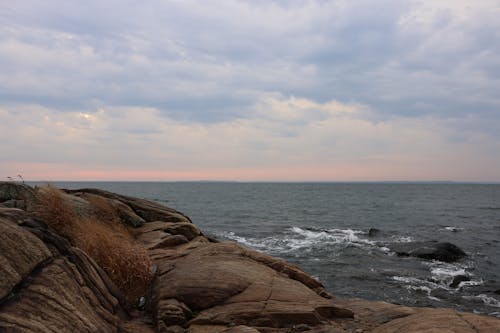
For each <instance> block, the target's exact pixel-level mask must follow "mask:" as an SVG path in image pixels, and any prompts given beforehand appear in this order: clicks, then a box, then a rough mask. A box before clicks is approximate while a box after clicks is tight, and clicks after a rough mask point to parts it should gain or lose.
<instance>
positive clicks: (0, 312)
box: [0, 182, 500, 333]
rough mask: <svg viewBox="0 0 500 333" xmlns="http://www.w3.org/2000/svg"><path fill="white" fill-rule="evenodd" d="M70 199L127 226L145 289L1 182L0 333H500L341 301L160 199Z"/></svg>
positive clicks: (483, 325)
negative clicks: (124, 281) (117, 275)
mask: <svg viewBox="0 0 500 333" xmlns="http://www.w3.org/2000/svg"><path fill="white" fill-rule="evenodd" d="M63 195H64V200H67V202H69V203H70V204H71V206H72V207H73V209H74V211H75V212H76V213H75V214H77V215H78V216H90V215H93V214H94V215H95V212H96V211H97V210H98V209H101V210H102V209H103V208H102V206H105V207H107V208H106V209H108V210H109V211H110V212H112V214H113V216H116V218H117V221H118V223H119V224H120V225H123V226H126V228H127V230H128V231H129V233H130V234H131V235H133V241H134V242H135V243H136V244H137V245H138V246H141V247H142V248H144V249H145V251H146V253H147V256H148V257H149V259H150V260H151V267H150V270H151V274H152V279H151V282H150V283H149V285H148V288H147V291H146V292H144V295H143V296H142V297H140V299H139V301H138V302H135V301H131V300H130V299H127V297H126V295H125V294H124V292H123V290H122V289H120V288H119V287H118V286H117V284H116V283H115V282H113V279H112V278H110V276H109V274H108V273H107V272H106V270H105V269H103V267H100V265H99V264H97V263H96V261H95V260H94V259H92V257H91V256H90V255H89V254H88V253H86V252H85V251H83V250H82V249H81V248H79V247H77V246H75V244H73V243H72V241H71V240H70V239H68V238H67V237H63V236H62V235H61V234H60V233H58V232H56V231H54V230H53V228H52V227H51V224H50V221H44V220H43V219H42V218H40V216H39V215H37V205H39V196H40V189H38V188H32V187H29V186H27V185H24V184H20V183H14V182H1V183H0V251H1V252H0V276H1V277H2V278H1V279H0V332H56V331H57V332H124V333H129V332H130V333H132V332H171V333H180V332H192V333H203V332H214V333H216V332H226V333H230V332H231V333H237V332H242V333H243V332H248V333H251V332H263V333H267V332H269V333H271V332H276V333H278V332H283V333H285V332H290V333H291V332H309V333H321V332H323V333H327V332H332V333H334V332H356V333H360V332H375V333H392V332H500V319H498V318H493V317H488V316H481V315H476V314H472V313H464V312H458V311H455V310H452V309H435V308H411V307H405V306H400V305H395V304H389V303H385V302H373V301H366V300H360V299H340V298H337V297H335V296H334V295H332V294H331V293H330V292H329V291H327V290H325V288H324V287H323V285H322V284H321V283H320V282H319V281H317V280H316V279H314V278H313V277H311V276H309V275H308V274H307V273H305V272H303V271H302V270H301V269H300V268H299V267H297V266H295V265H292V264H290V263H287V262H285V261H283V260H280V259H277V258H274V257H271V256H269V255H266V254H263V253H260V252H257V251H254V250H251V249H248V248H245V247H243V246H241V245H238V244H236V243H234V242H219V241H217V240H215V239H212V238H210V237H207V236H205V235H204V234H203V232H202V231H200V230H199V229H198V228H197V227H196V226H195V225H194V224H193V223H192V222H191V220H190V219H189V217H187V216H185V215H184V214H182V213H180V212H178V211H176V210H174V209H171V208H168V207H166V206H163V205H160V204H158V203H155V202H151V201H147V200H143V199H138V198H133V197H128V196H123V195H118V194H115V193H110V192H106V191H102V190H98V189H81V190H72V191H69V190H66V191H64V192H63ZM102 223H106V221H105V219H104V220H103V221H102ZM97 245H99V244H97ZM110 251H113V249H110ZM333 292H334V291H333Z"/></svg>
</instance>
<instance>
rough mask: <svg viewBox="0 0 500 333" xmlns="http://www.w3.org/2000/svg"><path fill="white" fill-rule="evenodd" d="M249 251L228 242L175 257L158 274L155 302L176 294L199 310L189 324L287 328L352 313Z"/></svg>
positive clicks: (210, 244)
mask: <svg viewBox="0 0 500 333" xmlns="http://www.w3.org/2000/svg"><path fill="white" fill-rule="evenodd" d="M247 251H248V250H247V249H244V248H242V247H241V246H239V245H237V244H235V243H232V242H225V243H215V244H214V243H207V244H206V245H205V246H202V247H198V248H196V249H194V250H192V251H191V252H190V253H188V254H187V255H185V256H182V257H180V258H176V259H175V260H174V261H173V263H172V264H173V265H172V266H171V267H170V269H169V270H168V271H166V272H165V273H164V274H161V275H160V276H159V277H158V280H157V284H156V290H155V294H156V295H157V297H158V299H159V304H161V303H160V302H161V300H162V299H171V298H175V299H177V300H179V301H180V302H182V303H184V304H186V306H188V307H189V308H190V309H191V310H193V311H198V312H199V314H198V315H197V316H196V317H195V318H193V319H192V320H191V321H190V322H189V324H190V325H229V324H232V323H234V324H236V325H247V326H266V327H286V326H287V325H294V324H312V325H317V324H319V323H321V322H323V321H328V320H332V319H333V318H339V317H346V316H349V317H352V315H353V314H352V312H351V311H349V310H347V309H342V308H340V307H337V306H335V304H334V303H333V302H332V301H331V300H328V299H326V298H324V297H321V296H320V295H318V294H317V293H316V292H315V291H314V290H312V289H310V288H309V287H308V286H306V285H304V284H303V283H301V282H299V281H297V280H293V279H290V278H288V277H287V276H286V275H282V274H280V273H279V272H278V271H276V270H274V269H273V268H271V267H268V266H266V265H264V264H262V263H261V262H259V261H256V260H254V259H252V258H251V257H249V256H247V255H246V254H247ZM158 306H159V305H158ZM157 311H160V308H158V309H157ZM157 316H158V317H160V316H161V313H158V314H157Z"/></svg>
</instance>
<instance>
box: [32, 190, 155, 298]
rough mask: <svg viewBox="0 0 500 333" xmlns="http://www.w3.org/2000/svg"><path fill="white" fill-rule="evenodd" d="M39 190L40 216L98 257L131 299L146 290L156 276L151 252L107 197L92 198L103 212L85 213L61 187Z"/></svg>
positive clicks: (92, 255) (74, 242)
mask: <svg viewBox="0 0 500 333" xmlns="http://www.w3.org/2000/svg"><path fill="white" fill-rule="evenodd" d="M39 193H40V195H39V203H38V205H37V209H36V214H37V217H39V218H40V219H42V220H43V221H45V222H46V223H47V224H48V225H49V226H50V227H51V228H53V229H54V230H55V231H56V232H57V233H59V234H60V235H62V236H64V237H66V238H68V239H69V240H70V241H71V243H72V244H73V245H74V246H76V247H79V248H81V249H82V250H83V251H85V252H86V253H87V254H88V255H89V256H90V257H91V258H92V259H94V261H95V262H96V263H97V264H98V265H99V266H101V267H102V268H103V269H104V271H105V272H106V273H107V274H108V276H109V277H110V278H111V280H112V281H113V282H114V283H115V284H116V285H117V286H118V287H119V288H120V289H121V290H122V291H123V293H124V294H125V295H126V297H127V299H128V300H129V301H130V302H134V300H136V299H137V298H138V297H140V296H142V295H144V294H145V293H146V291H147V288H148V286H149V284H150V283H151V280H152V277H153V275H152V272H151V266H152V263H151V260H150V259H149V256H148V253H147V251H146V249H145V248H144V247H143V246H141V245H140V244H138V243H135V242H134V240H133V238H132V236H131V234H130V233H129V231H128V229H127V228H126V227H125V226H123V225H122V224H121V223H120V221H119V219H118V220H116V219H115V217H114V214H113V213H112V212H113V211H112V210H110V209H109V207H110V206H109V205H108V203H107V202H106V200H104V199H103V201H101V200H99V198H94V199H93V200H91V203H92V204H96V203H97V207H95V208H96V210H97V211H98V212H101V213H102V215H101V214H98V215H96V216H92V217H88V216H86V217H82V216H79V215H78V214H77V213H76V212H75V209H74V208H73V205H72V203H71V202H70V201H69V199H68V197H67V196H66V194H65V193H64V192H62V191H60V190H59V189H57V188H54V187H51V186H48V187H46V188H43V189H41V190H40V192H39ZM99 217H101V218H107V220H101V219H100V218H99Z"/></svg>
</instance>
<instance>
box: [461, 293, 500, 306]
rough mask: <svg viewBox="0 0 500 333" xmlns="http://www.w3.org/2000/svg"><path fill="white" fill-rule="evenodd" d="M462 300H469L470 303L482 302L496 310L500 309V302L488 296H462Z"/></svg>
mask: <svg viewBox="0 0 500 333" xmlns="http://www.w3.org/2000/svg"><path fill="white" fill-rule="evenodd" d="M462 298H464V299H466V300H469V301H481V302H483V303H484V304H486V305H489V306H492V307H495V308H500V301H499V300H497V299H496V298H494V297H491V296H488V295H486V294H479V295H474V296H462Z"/></svg>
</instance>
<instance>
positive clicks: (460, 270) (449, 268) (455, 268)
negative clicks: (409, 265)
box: [422, 261, 484, 290]
mask: <svg viewBox="0 0 500 333" xmlns="http://www.w3.org/2000/svg"><path fill="white" fill-rule="evenodd" d="M422 264H423V265H427V266H429V269H430V273H431V277H432V279H433V280H434V281H437V282H438V283H439V284H440V285H441V287H442V288H443V289H448V290H456V289H460V288H467V287H471V286H480V285H482V284H484V281H483V280H482V279H481V278H479V277H476V276H475V275H474V274H473V273H472V272H469V271H468V269H470V267H469V266H470V264H469V263H467V262H466V263H445V262H441V261H430V262H423V263H422ZM457 276H465V277H466V278H467V279H468V281H461V282H460V283H459V284H458V286H457V287H456V288H452V287H451V286H450V285H451V284H452V283H453V280H454V279H455V277H457Z"/></svg>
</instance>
